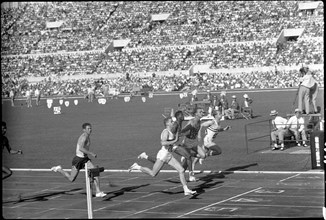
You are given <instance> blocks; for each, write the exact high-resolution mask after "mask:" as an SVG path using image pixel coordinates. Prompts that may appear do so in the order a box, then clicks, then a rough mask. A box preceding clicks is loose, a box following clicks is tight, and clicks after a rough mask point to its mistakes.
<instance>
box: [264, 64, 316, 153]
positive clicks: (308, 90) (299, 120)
mask: <svg viewBox="0 0 326 220" xmlns="http://www.w3.org/2000/svg"><path fill="white" fill-rule="evenodd" d="M300 74H301V76H300V78H299V82H300V85H299V88H298V92H297V95H296V97H295V100H294V103H293V106H294V104H295V101H296V98H297V97H298V108H296V109H295V111H294V115H293V116H292V117H290V118H289V119H288V120H287V119H285V118H283V117H281V116H279V115H278V112H277V111H276V110H272V111H271V113H270V116H273V117H274V119H272V127H273V128H272V132H271V139H272V145H273V146H272V150H276V149H280V150H284V149H285V147H284V137H286V136H294V137H295V140H296V144H297V146H304V147H307V146H308V145H307V134H306V129H305V120H304V117H303V116H302V115H303V114H305V115H308V116H309V115H311V114H316V113H319V109H318V107H317V103H316V99H317V95H318V83H317V81H316V79H315V78H314V77H313V75H312V72H311V71H310V70H309V67H308V66H303V67H302V68H300ZM311 106H312V109H311ZM310 118H311V119H312V118H313V117H310ZM277 139H278V141H277ZM278 143H279V144H280V147H279V145H278Z"/></svg>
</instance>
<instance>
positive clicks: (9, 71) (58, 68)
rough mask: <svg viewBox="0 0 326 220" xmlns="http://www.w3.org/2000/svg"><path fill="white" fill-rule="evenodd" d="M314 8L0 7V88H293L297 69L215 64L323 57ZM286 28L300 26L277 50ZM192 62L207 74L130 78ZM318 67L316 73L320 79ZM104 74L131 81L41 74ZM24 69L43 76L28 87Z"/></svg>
mask: <svg viewBox="0 0 326 220" xmlns="http://www.w3.org/2000/svg"><path fill="white" fill-rule="evenodd" d="M164 13H168V14H169V16H168V18H167V19H166V20H165V21H154V20H153V19H152V15H155V14H164ZM323 15H324V11H323V3H322V2H320V4H319V6H318V8H317V9H316V10H315V11H314V12H312V11H310V10H303V11H299V10H298V2H297V1H266V2H265V1H263V2H260V1H163V2H161V1H144V2H133V1H131V2H125V1H123V2H34V3H26V4H24V5H23V6H22V7H18V8H2V10H1V72H2V74H1V76H2V95H3V96H7V94H9V92H10V90H15V91H16V94H19V95H24V93H25V91H26V89H27V88H29V87H30V88H34V87H35V88H36V87H39V89H42V91H43V93H44V94H48V95H50V94H51V95H55V94H65V95H72V94H74V95H79V94H83V93H84V92H85V91H86V90H87V87H88V86H90V85H92V84H94V83H95V84H96V85H97V87H96V88H98V92H99V91H100V89H99V88H101V87H102V85H108V86H110V87H115V88H117V89H118V90H120V91H127V92H128V91H130V90H131V89H132V88H133V87H134V86H151V87H153V89H154V91H173V90H180V89H182V88H187V87H192V86H197V87H201V88H202V89H203V90H206V89H207V88H213V89H236V88H244V89H252V88H287V87H293V86H296V85H295V83H296V82H297V80H296V77H297V75H298V74H297V71H278V72H276V71H268V72H263V71H261V72H260V71H255V72H251V73H241V74H225V73H219V72H218V69H221V68H244V67H266V66H292V65H299V64H301V63H305V64H323V62H324V61H323V35H324V20H323ZM60 21H62V25H61V26H60V27H57V28H49V27H47V22H60ZM286 28H303V29H304V31H303V33H302V35H301V36H300V37H299V39H298V40H297V41H287V42H285V43H284V44H283V45H282V47H279V45H277V44H276V40H277V38H278V37H279V35H280V33H281V31H282V30H283V29H286ZM117 39H130V40H131V41H130V42H129V44H128V45H127V46H126V47H125V48H124V49H122V50H115V51H114V50H111V51H107V50H106V49H107V48H108V46H109V45H110V43H111V42H112V41H113V40H117ZM196 64H198V65H200V64H209V65H210V68H211V69H214V70H215V69H216V73H214V74H206V75H204V76H200V77H190V76H186V75H175V76H173V77H169V76H156V77H147V78H142V77H137V76H138V74H137V73H146V72H157V71H179V70H180V71H184V70H188V69H189V68H190V67H191V66H192V65H196ZM322 71H323V70H317V71H316V77H317V78H318V79H319V80H320V83H321V85H322V84H323V80H324V78H323V74H322ZM114 73H122V74H126V73H129V74H130V75H131V76H132V77H135V78H134V79H133V80H130V81H126V79H125V77H121V78H117V79H101V80H95V79H78V80H77V79H71V80H68V81H60V80H56V79H53V77H52V79H51V80H49V79H48V78H49V77H51V76H57V77H58V78H60V76H67V75H84V74H90V75H91V74H114ZM30 76H34V77H47V79H46V80H43V81H42V82H40V83H38V84H34V85H31V84H30V83H29V82H28V81H27V80H26V79H25V78H26V77H30ZM293 76H294V77H293ZM202 78H205V80H202ZM35 88H34V89H35Z"/></svg>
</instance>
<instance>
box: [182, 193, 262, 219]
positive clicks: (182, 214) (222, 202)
mask: <svg viewBox="0 0 326 220" xmlns="http://www.w3.org/2000/svg"><path fill="white" fill-rule="evenodd" d="M261 188H262V187H258V188H256V189H253V190H250V191H247V192H244V193H241V194H239V195H236V196H233V197H230V198H228V199H224V200H222V201H219V202H216V203H212V204H210V205H207V206H204V207H202V208H199V209H195V210H193V211H191V212H187V213H185V214H182V215H179V216H177V218H181V217H183V216H186V215H189V214H191V213H194V212H197V211H200V210H202V209H206V208H208V207H211V206H213V205H217V204H221V203H223V202H226V201H229V200H231V199H234V198H237V197H239V196H243V195H246V194H248V193H251V192H254V191H256V190H259V189H261Z"/></svg>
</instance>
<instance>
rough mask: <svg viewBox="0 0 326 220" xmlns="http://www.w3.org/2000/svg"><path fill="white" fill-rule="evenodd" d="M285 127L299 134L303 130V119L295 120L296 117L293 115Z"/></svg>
mask: <svg viewBox="0 0 326 220" xmlns="http://www.w3.org/2000/svg"><path fill="white" fill-rule="evenodd" d="M287 126H289V128H292V129H298V131H299V132H301V131H303V129H304V119H303V117H300V118H297V116H295V115H293V116H292V117H291V118H290V119H289V120H288V122H287Z"/></svg>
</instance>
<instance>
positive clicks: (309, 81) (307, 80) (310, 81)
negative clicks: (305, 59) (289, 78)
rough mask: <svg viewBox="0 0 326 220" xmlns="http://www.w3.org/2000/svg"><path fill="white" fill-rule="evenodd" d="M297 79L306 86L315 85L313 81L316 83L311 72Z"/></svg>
mask: <svg viewBox="0 0 326 220" xmlns="http://www.w3.org/2000/svg"><path fill="white" fill-rule="evenodd" d="M299 81H300V82H301V85H302V86H305V87H307V88H311V87H313V86H314V85H315V83H317V82H316V80H315V79H314V77H313V76H312V75H311V74H306V75H305V76H304V77H301V78H300V79H299Z"/></svg>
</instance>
